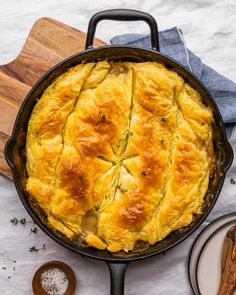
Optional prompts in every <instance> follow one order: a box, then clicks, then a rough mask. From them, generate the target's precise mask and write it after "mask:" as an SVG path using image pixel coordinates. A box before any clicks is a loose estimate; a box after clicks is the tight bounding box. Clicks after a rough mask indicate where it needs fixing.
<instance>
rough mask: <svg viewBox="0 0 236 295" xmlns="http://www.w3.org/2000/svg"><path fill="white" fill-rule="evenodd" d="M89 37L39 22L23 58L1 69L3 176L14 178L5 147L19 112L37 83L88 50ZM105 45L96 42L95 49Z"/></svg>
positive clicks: (50, 21) (57, 24)
mask: <svg viewBox="0 0 236 295" xmlns="http://www.w3.org/2000/svg"><path fill="white" fill-rule="evenodd" d="M85 39H86V34H85V33H84V32H81V31H79V30H77V29H75V28H72V27H70V26H68V25H65V24H63V23H61V22H58V21H56V20H54V19H50V18H47V17H44V18H41V19H39V20H37V21H36V22H35V23H34V25H33V27H32V29H31V31H30V33H29V36H28V38H27V40H26V42H25V44H24V47H23V49H22V51H21V53H20V54H19V56H18V57H17V58H16V59H15V60H14V61H12V62H11V63H9V64H6V65H1V66H0V173H1V174H2V175H4V176H6V177H8V178H11V171H10V168H9V167H8V165H7V163H6V161H5V158H4V146H5V143H6V141H7V139H8V138H9V136H10V135H11V132H12V128H13V125H14V122H15V118H16V115H17V112H18V110H19V107H20V105H21V104H22V101H23V100H24V98H25V96H26V95H27V93H28V92H29V90H30V88H31V87H32V86H33V85H34V83H35V82H36V81H37V80H38V79H39V78H40V77H41V76H42V75H43V74H44V73H45V72H46V71H47V70H48V69H50V68H51V67H52V66H53V65H55V64H56V63H58V62H59V61H61V60H62V59H64V58H66V57H68V56H70V55H73V54H75V53H76V52H78V51H82V50H84V46H85ZM103 44H104V42H102V41H100V40H98V39H96V40H95V42H94V46H95V47H96V46H100V45H103Z"/></svg>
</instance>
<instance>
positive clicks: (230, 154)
mask: <svg viewBox="0 0 236 295" xmlns="http://www.w3.org/2000/svg"><path fill="white" fill-rule="evenodd" d="M113 48H117V49H121V50H122V49H127V48H129V49H133V50H136V51H137V50H138V51H143V52H145V53H147V54H148V53H150V54H155V55H158V56H161V57H162V58H163V59H164V60H167V62H171V63H172V64H173V65H175V66H176V67H177V68H181V70H182V71H185V72H187V74H188V75H190V76H191V78H192V79H193V80H195V83H197V84H198V86H199V88H202V90H203V91H204V92H205V94H206V96H207V98H208V99H209V100H210V101H211V103H212V105H213V106H214V111H215V113H216V114H217V116H218V120H219V123H220V125H221V127H222V128H221V129H222V130H221V134H222V136H223V137H222V139H223V141H224V147H223V148H224V151H227V159H226V158H225V159H224V164H223V165H222V170H223V173H222V175H221V177H220V180H219V185H218V187H217V190H216V192H215V193H214V197H213V198H212V200H211V204H210V206H209V207H208V208H207V210H206V212H205V214H204V215H203V216H202V217H201V219H200V220H199V221H198V223H196V225H194V226H193V228H192V229H191V230H189V232H188V233H187V234H185V235H184V236H183V237H181V238H179V239H178V241H176V242H174V243H173V244H171V245H168V246H167V247H166V248H164V249H161V250H158V251H157V252H155V251H153V252H152V253H148V254H143V255H140V256H135V257H126V258H123V257H122V258H121V257H101V256H98V255H96V254H91V253H86V252H84V251H83V250H80V249H78V248H76V247H75V246H74V245H73V246H72V245H68V244H67V243H65V242H64V241H63V240H62V239H61V238H60V237H59V236H58V235H57V234H56V233H55V232H52V231H51V230H50V229H49V227H48V226H46V225H45V224H44V223H43V222H42V221H41V219H40V218H39V216H38V215H37V214H36V212H34V210H33V209H32V208H31V207H30V206H29V205H28V204H27V203H26V196H24V194H23V193H22V192H21V190H20V189H19V186H18V184H17V179H16V175H15V171H14V165H13V163H12V162H11V160H10V155H9V154H10V149H11V145H12V142H14V140H15V138H17V135H16V132H17V130H18V128H17V127H18V126H17V125H18V121H19V118H20V116H21V115H22V112H23V111H24V107H25V105H26V103H27V102H28V100H29V99H30V97H31V95H32V94H33V92H34V91H35V90H36V89H37V88H38V87H39V85H40V84H41V83H42V82H43V81H44V80H45V79H46V78H47V77H48V76H49V75H50V74H51V73H53V72H54V71H55V70H56V69H57V68H59V67H61V66H62V65H63V64H64V63H66V62H68V61H70V60H73V59H75V58H76V57H79V56H83V55H84V54H85V53H88V52H95V51H98V50H100V51H102V50H107V49H108V50H110V49H113ZM95 59H96V58H95ZM161 62H162V61H161ZM4 154H5V158H6V160H7V162H8V164H9V166H10V168H11V170H12V175H13V180H14V184H15V186H16V189H17V192H18V194H19V197H20V199H21V202H22V203H23V205H24V207H25V209H26V210H27V212H28V213H29V215H30V216H31V218H33V220H34V221H36V223H37V225H38V226H39V227H40V228H41V229H42V230H43V231H44V232H45V233H46V234H47V235H48V236H49V237H50V238H52V239H53V240H54V241H56V242H58V243H59V244H61V245H62V246H64V247H66V248H67V249H69V250H72V251H73V252H76V253H78V254H81V255H84V256H87V257H90V258H94V259H98V260H101V261H108V262H123V263H125V262H130V261H136V260H141V259H145V258H149V257H152V256H155V255H157V254H161V253H163V252H166V251H168V250H169V249H171V248H173V247H174V246H176V245H177V244H179V243H181V242H182V241H184V240H185V239H186V238H187V237H189V236H190V235H191V234H192V233H193V232H194V231H195V230H196V229H197V228H198V227H199V226H200V225H201V224H202V222H203V221H204V220H205V219H206V218H207V216H208V215H209V213H210V212H211V210H212V208H213V207H214V205H215V203H216V201H217V199H218V197H219V194H220V191H221V189H222V186H223V183H224V179H225V174H226V171H227V170H228V169H229V167H230V166H231V164H232V161H233V150H232V147H231V145H230V143H229V142H228V140H227V137H226V132H225V129H224V127H223V120H222V116H221V114H220V112H219V109H218V107H217V105H216V103H215V101H214V99H213V98H212V96H211V94H210V93H209V91H208V90H207V89H206V88H205V86H204V85H203V83H202V82H201V81H200V80H199V79H198V77H196V76H195V75H194V74H193V73H192V72H190V71H189V70H188V69H187V68H185V67H184V66H183V65H181V64H180V63H179V62H177V61H175V60H174V59H172V58H170V57H168V56H167V55H165V54H163V53H160V52H157V51H155V50H152V49H145V48H141V47H136V46H127V45H126V46H120V45H112V46H111V45H105V46H101V47H98V48H91V49H86V50H85V51H82V52H79V53H76V54H74V55H72V56H70V57H68V58H66V59H64V60H62V61H61V62H59V63H58V64H56V65H54V66H53V67H52V68H51V69H50V70H49V71H47V72H46V73H45V74H44V75H43V76H42V77H41V78H40V79H39V80H38V81H37V82H36V83H35V84H34V86H33V87H32V89H31V90H30V91H29V93H28V95H27V96H26V98H25V100H24V101H23V103H22V105H21V107H20V109H19V112H18V114H17V117H16V120H15V124H14V127H13V131H12V135H11V136H10V138H9V140H8V141H7V143H6V146H5V149H4Z"/></svg>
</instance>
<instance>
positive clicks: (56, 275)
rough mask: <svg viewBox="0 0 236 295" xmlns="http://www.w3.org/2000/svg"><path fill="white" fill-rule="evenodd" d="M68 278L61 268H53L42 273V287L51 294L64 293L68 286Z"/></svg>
mask: <svg viewBox="0 0 236 295" xmlns="http://www.w3.org/2000/svg"><path fill="white" fill-rule="evenodd" d="M68 283H69V282H68V278H67V276H66V274H65V273H64V271H62V270H61V269H59V268H51V269H49V270H46V271H45V272H43V273H42V275H41V285H42V288H43V289H44V290H45V291H46V292H47V293H48V294H49V295H63V294H65V292H66V290H67V288H68Z"/></svg>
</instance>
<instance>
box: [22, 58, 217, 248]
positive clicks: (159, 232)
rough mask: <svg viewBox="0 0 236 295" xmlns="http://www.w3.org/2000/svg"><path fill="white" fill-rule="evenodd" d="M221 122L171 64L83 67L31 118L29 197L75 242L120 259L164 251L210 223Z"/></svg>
mask: <svg viewBox="0 0 236 295" xmlns="http://www.w3.org/2000/svg"><path fill="white" fill-rule="evenodd" d="M212 122H213V114H212V111H211V110H210V109H209V108H208V107H206V106H205V105H204V104H203V103H202V100H201V97H200V95H199V94H198V92H197V91H196V90H194V89H193V88H191V87H190V86H189V85H188V84H187V83H186V82H185V81H184V80H183V79H182V78H181V77H180V76H178V74H176V73H175V72H173V71H171V70H169V69H167V68H166V67H165V66H164V65H163V64H159V63H156V62H141V63H133V62H122V63H109V62H108V61H99V62H97V63H87V64H81V65H78V66H76V67H73V68H71V69H69V70H68V71H67V72H66V73H64V74H63V75H61V76H60V77H58V78H57V79H56V80H55V81H54V82H53V83H52V84H51V85H50V86H49V87H48V88H47V89H46V90H45V91H44V93H43V95H42V97H41V98H40V99H39V101H38V102H37V104H36V106H35V108H34V110H33V112H32V114H31V118H30V121H29V125H28V132H27V142H26V156H27V165H26V166H27V172H28V179H27V185H26V187H27V191H28V193H29V195H30V196H32V197H33V198H34V199H35V200H36V201H37V202H38V203H39V205H40V207H41V208H42V209H43V210H44V211H45V213H46V215H47V218H48V222H49V223H50V224H51V225H52V226H53V227H54V228H55V229H57V230H58V231H60V232H62V233H63V234H64V235H66V236H67V237H68V238H72V239H78V240H80V241H81V240H83V241H84V242H86V243H87V244H88V245H89V246H92V247H96V248H98V249H101V250H103V249H107V250H108V251H111V252H117V251H120V250H124V251H126V252H128V251H130V250H133V249H134V248H135V246H136V245H137V244H138V243H139V242H140V241H143V242H146V243H148V244H154V243H156V242H157V241H160V240H162V239H164V238H165V237H166V236H167V235H168V234H169V233H171V232H172V231H174V230H177V229H179V228H181V227H184V226H187V225H188V224H190V223H191V221H192V219H193V216H194V214H199V213H201V208H202V204H203V202H204V196H205V194H206V191H207V188H208V182H209V177H210V173H211V170H212V163H213V145H212Z"/></svg>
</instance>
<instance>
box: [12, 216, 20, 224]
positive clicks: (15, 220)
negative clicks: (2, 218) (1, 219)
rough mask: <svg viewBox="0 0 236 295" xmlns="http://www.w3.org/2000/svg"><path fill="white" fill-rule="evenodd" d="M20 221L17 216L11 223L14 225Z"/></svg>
mask: <svg viewBox="0 0 236 295" xmlns="http://www.w3.org/2000/svg"><path fill="white" fill-rule="evenodd" d="M18 222H19V220H18V219H17V218H15V217H14V218H12V219H11V223H13V224H14V225H17V224H18Z"/></svg>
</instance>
